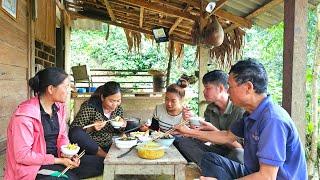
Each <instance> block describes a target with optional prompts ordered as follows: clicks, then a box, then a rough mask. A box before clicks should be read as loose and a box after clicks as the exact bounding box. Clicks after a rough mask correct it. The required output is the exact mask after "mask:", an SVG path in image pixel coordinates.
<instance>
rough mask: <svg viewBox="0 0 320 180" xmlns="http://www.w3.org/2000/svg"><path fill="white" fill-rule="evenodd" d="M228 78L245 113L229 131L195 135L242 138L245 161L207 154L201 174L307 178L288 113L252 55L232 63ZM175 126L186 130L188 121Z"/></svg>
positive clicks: (224, 141) (229, 140) (234, 99)
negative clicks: (270, 90)
mask: <svg viewBox="0 0 320 180" xmlns="http://www.w3.org/2000/svg"><path fill="white" fill-rule="evenodd" d="M228 83H229V91H228V92H229V94H230V98H231V101H232V102H233V103H234V104H235V105H238V106H240V107H243V108H244V109H245V110H246V115H245V116H244V118H243V119H241V120H238V121H236V122H235V123H234V124H233V125H232V126H231V128H230V130H229V131H210V132H208V133H206V134H203V133H197V132H194V133H193V135H195V136H196V137H197V138H200V139H204V140H208V141H211V142H212V143H215V144H228V143H232V142H234V141H236V140H237V139H238V138H244V164H243V165H242V164H239V163H237V162H234V161H231V160H229V159H227V158H224V157H222V156H220V155H217V154H215V153H206V154H205V155H204V156H203V158H202V161H201V163H200V168H201V173H202V176H201V179H215V178H216V179H237V178H241V177H244V178H245V179H246V180H247V179H255V180H257V179H288V180H289V179H290V180H291V179H299V180H305V179H307V167H306V160H305V154H304V150H303V145H302V144H301V141H300V138H299V135H298V131H297V129H296V127H295V125H294V123H293V121H292V119H291V118H290V116H289V115H288V113H287V112H286V111H285V110H284V109H283V108H282V107H280V106H279V105H277V104H274V103H273V102H272V100H271V97H270V96H268V95H267V85H268V78H267V73H266V71H265V69H264V67H263V65H262V64H261V63H259V62H257V61H255V60H252V59H247V60H244V61H239V62H237V63H236V64H235V65H234V66H232V67H231V70H230V73H229V79H228ZM177 130H178V131H179V132H180V133H182V134H184V133H185V132H186V133H187V132H189V131H190V129H188V127H186V126H182V127H177ZM186 135H188V134H186Z"/></svg>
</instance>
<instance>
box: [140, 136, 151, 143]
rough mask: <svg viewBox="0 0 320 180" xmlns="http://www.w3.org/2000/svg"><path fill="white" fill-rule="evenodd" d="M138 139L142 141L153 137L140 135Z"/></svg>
mask: <svg viewBox="0 0 320 180" xmlns="http://www.w3.org/2000/svg"><path fill="white" fill-rule="evenodd" d="M138 139H139V140H140V141H142V142H146V141H150V140H151V137H149V136H139V137H138Z"/></svg>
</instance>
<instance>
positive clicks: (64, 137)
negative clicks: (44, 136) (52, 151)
mask: <svg viewBox="0 0 320 180" xmlns="http://www.w3.org/2000/svg"><path fill="white" fill-rule="evenodd" d="M57 106H58V107H59V111H58V118H59V119H58V121H59V126H60V128H59V129H60V130H59V136H58V139H57V149H58V156H60V154H61V152H60V147H61V146H62V145H65V144H69V138H68V131H67V127H66V126H67V121H66V109H65V108H66V107H65V105H64V104H61V103H59V104H57ZM59 115H60V116H59Z"/></svg>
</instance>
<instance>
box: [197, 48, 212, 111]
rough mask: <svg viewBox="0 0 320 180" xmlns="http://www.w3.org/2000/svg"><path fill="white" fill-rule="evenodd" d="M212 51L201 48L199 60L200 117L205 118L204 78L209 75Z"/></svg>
mask: <svg viewBox="0 0 320 180" xmlns="http://www.w3.org/2000/svg"><path fill="white" fill-rule="evenodd" d="M209 53H210V49H206V48H203V47H200V58H199V81H198V82H199V116H201V117H203V115H204V111H205V109H206V105H207V104H206V100H205V98H204V96H203V90H204V86H203V84H202V77H203V76H204V75H205V74H206V73H207V69H208V60H209V58H210V54H209Z"/></svg>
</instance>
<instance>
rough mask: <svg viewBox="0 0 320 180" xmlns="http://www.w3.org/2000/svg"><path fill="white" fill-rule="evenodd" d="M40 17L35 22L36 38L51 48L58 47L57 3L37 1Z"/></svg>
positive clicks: (53, 0) (46, 0)
mask: <svg viewBox="0 0 320 180" xmlns="http://www.w3.org/2000/svg"><path fill="white" fill-rule="evenodd" d="M37 3H38V10H37V13H38V17H37V20H36V21H35V38H36V39H37V40H38V41H40V42H43V43H45V44H47V45H49V46H51V47H56V38H55V37H56V36H55V32H56V3H55V0H45V1H44V0H37Z"/></svg>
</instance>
